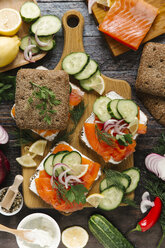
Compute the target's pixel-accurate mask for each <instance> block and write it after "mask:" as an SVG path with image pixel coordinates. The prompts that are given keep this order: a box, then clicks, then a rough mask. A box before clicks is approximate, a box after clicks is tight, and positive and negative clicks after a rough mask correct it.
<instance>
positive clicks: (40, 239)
mask: <svg viewBox="0 0 165 248" xmlns="http://www.w3.org/2000/svg"><path fill="white" fill-rule="evenodd" d="M17 229H26V230H29V232H27V234H26V235H27V238H28V239H30V240H32V242H27V241H24V240H21V239H20V238H18V237H17V238H16V240H17V244H18V247H19V248H57V247H58V246H59V244H60V240H61V231H60V228H59V225H58V224H57V222H56V221H55V220H54V219H53V218H52V217H50V216H49V215H47V214H42V213H34V214H30V215H28V216H26V217H25V218H24V219H22V221H21V222H20V223H19V225H18V227H17Z"/></svg>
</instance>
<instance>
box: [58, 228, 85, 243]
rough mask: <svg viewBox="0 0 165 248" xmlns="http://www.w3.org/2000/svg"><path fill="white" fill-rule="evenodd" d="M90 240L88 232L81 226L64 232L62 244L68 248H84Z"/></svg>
mask: <svg viewBox="0 0 165 248" xmlns="http://www.w3.org/2000/svg"><path fill="white" fill-rule="evenodd" d="M88 240H89V235H88V233H87V231H86V230H85V229H83V228H82V227H80V226H73V227H69V228H67V229H65V230H64V231H63V232H62V243H63V244H64V245H65V246H66V247H67V248H83V247H85V246H86V244H87V243H88Z"/></svg>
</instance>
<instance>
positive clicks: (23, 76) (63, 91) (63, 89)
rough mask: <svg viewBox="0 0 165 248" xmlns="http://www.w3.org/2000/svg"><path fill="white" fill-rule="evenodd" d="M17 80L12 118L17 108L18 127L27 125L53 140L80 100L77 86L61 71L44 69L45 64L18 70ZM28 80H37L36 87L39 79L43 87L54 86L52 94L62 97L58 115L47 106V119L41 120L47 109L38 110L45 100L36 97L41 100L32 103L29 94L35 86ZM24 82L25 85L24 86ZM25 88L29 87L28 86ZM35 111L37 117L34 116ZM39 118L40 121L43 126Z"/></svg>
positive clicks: (79, 91) (80, 95)
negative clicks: (51, 119) (51, 120)
mask: <svg viewBox="0 0 165 248" xmlns="http://www.w3.org/2000/svg"><path fill="white" fill-rule="evenodd" d="M38 69H39V68H38ZM41 70H42V71H41ZM49 75H50V77H49ZM52 75H55V76H52ZM41 77H42V79H41ZM45 79H46V80H45ZM16 80H17V98H16V104H14V106H13V107H12V110H11V116H12V117H13V118H14V119H16V111H17V112H18V113H17V120H16V122H17V123H18V125H19V126H20V120H21V119H22V120H24V121H23V123H22V124H21V126H20V127H21V128H22V129H29V128H30V129H32V131H33V132H35V133H37V134H39V135H40V136H41V137H43V138H45V139H47V140H49V141H52V140H53V139H54V138H55V137H56V136H57V135H58V133H59V132H60V130H61V129H65V128H66V125H67V121H68V118H69V112H68V111H69V110H73V108H74V107H75V106H77V105H79V104H80V103H81V101H82V100H83V96H84V92H83V91H81V90H80V89H79V88H78V87H77V86H75V85H73V84H71V83H69V79H68V76H67V74H66V73H65V72H64V71H56V72H55V71H48V70H47V69H46V70H45V69H44V67H42V68H41V69H40V70H34V69H30V70H29V69H24V70H20V71H19V72H18V74H17V79H16ZM48 80H49V84H47V81H48ZM42 81H43V83H42ZM30 82H33V83H34V82H36V84H37V86H39V85H40V82H41V84H42V85H43V86H44V87H45V86H46V85H47V86H46V88H47V89H48V88H49V89H53V91H54V92H55V94H57V95H59V99H61V100H60V101H61V102H60V104H59V106H58V109H59V111H58V113H59V115H57V113H56V112H55V111H52V109H46V110H48V114H49V115H48V117H47V118H48V119H47V121H44V118H45V117H46V110H45V113H44V110H42V109H41V108H42V102H44V99H39V100H40V103H37V104H36V103H34V102H35V101H34V100H35V99H33V98H31V97H32V96H33V94H34V92H35V86H34V87H33V85H32V84H31V83H30ZM66 84H67V85H66ZM25 85H27V87H26V86H25ZM37 86H36V87H37ZM28 87H29V88H30V89H28ZM68 88H69V89H68ZM57 92H58V93H57ZM68 92H69V93H68ZM23 94H24V96H23ZM35 94H36V93H35ZM23 99H24V101H23ZM31 100H32V102H31ZM22 101H23V102H22ZM37 101H38V99H37ZM25 102H26V104H25ZM32 104H33V105H32ZM60 105H61V106H60ZM25 106H26V109H25ZM30 106H31V107H30ZM64 106H65V107H64ZM54 108H57V106H54ZM42 112H43V114H42ZM51 112H52V114H51ZM53 112H54V113H53ZM32 113H33V114H32ZM36 114H37V116H38V117H37V116H36ZM53 116H54V117H53ZM58 116H59V118H60V120H58V118H57V117H58ZM37 118H38V124H36V122H37ZM49 118H53V120H54V124H53V123H51V122H49ZM28 119H30V120H29V122H32V124H31V126H30V123H29V122H28ZM32 119H33V120H35V121H34V122H35V123H33V121H32ZM40 120H42V126H41V123H40ZM45 120H46V119H45ZM47 122H49V123H47ZM63 122H65V125H63V124H64V123H63ZM34 125H37V126H34ZM52 125H53V126H52Z"/></svg>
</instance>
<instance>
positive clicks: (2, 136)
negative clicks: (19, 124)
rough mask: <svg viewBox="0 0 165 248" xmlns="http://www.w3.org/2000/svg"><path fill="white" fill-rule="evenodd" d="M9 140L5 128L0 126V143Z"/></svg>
mask: <svg viewBox="0 0 165 248" xmlns="http://www.w3.org/2000/svg"><path fill="white" fill-rule="evenodd" d="M8 141H9V135H8V133H7V132H6V130H5V129H4V128H3V127H2V126H0V144H6V143H7V142H8Z"/></svg>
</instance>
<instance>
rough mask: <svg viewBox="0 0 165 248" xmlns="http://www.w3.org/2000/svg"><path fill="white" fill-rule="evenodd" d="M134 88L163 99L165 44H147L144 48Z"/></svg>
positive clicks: (164, 87) (164, 92) (164, 88)
mask: <svg viewBox="0 0 165 248" xmlns="http://www.w3.org/2000/svg"><path fill="white" fill-rule="evenodd" d="M135 87H136V89H137V90H138V91H140V92H143V93H146V94H150V95H154V96H160V97H165V44H160V43H154V42H149V43H147V44H146V45H145V46H144V49H143V53H142V56H141V60H140V66H139V70H138V76H137V80H136V85H135Z"/></svg>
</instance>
